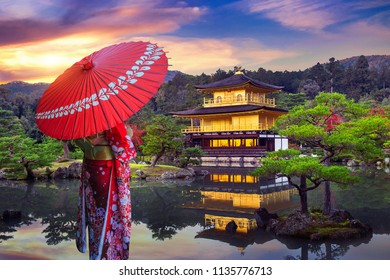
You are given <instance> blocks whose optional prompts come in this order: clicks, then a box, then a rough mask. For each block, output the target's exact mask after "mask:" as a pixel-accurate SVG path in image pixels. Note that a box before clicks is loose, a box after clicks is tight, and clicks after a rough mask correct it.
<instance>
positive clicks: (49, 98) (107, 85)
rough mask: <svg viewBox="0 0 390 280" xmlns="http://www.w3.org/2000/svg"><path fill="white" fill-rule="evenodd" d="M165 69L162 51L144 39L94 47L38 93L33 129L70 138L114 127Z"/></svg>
mask: <svg viewBox="0 0 390 280" xmlns="http://www.w3.org/2000/svg"><path fill="white" fill-rule="evenodd" d="M167 69H168V60H167V57H166V55H165V52H164V51H163V50H162V49H161V48H159V47H158V46H157V45H155V44H151V43H148V42H127V43H120V44H117V45H112V46H109V47H106V48H103V49H101V50H100V51H97V52H94V53H93V54H91V55H89V56H87V57H85V58H83V59H82V60H80V61H79V62H76V63H75V64H73V66H71V67H70V68H68V69H67V70H66V71H65V72H64V73H63V74H62V75H60V76H59V77H58V78H57V79H56V80H55V81H54V82H53V83H52V84H51V85H50V86H49V88H48V89H47V90H46V91H45V92H44V93H43V95H42V97H41V99H40V100H39V103H38V106H37V110H36V116H35V119H36V123H37V125H38V128H39V129H40V130H41V131H42V132H43V133H44V134H46V135H48V136H50V137H52V138H56V139H61V140H71V139H77V138H83V137H87V136H90V135H93V134H96V133H99V132H102V131H104V130H107V129H109V128H111V127H114V126H116V125H118V124H119V123H121V122H123V121H124V120H126V119H128V118H129V117H130V116H131V115H133V114H134V113H136V112H137V111H139V110H140V109H141V108H142V107H143V106H144V105H145V104H146V103H147V102H148V101H149V100H150V99H151V98H152V96H153V95H154V94H155V93H156V92H157V90H158V88H159V87H160V85H161V83H162V82H163V81H164V78H165V75H166V73H167Z"/></svg>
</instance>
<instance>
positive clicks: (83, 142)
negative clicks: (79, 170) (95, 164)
mask: <svg viewBox="0 0 390 280" xmlns="http://www.w3.org/2000/svg"><path fill="white" fill-rule="evenodd" d="M98 137H99V138H100V139H99V140H98V141H96V139H97V138H98ZM74 143H75V144H76V145H77V146H79V147H80V149H81V150H82V151H83V152H84V157H85V158H86V159H90V160H112V159H114V154H113V152H112V149H111V146H110V145H109V143H108V141H107V140H106V139H105V138H103V137H102V136H99V135H98V136H95V135H94V136H92V137H87V138H84V139H76V140H75V141H74ZM94 143H98V144H95V145H94Z"/></svg>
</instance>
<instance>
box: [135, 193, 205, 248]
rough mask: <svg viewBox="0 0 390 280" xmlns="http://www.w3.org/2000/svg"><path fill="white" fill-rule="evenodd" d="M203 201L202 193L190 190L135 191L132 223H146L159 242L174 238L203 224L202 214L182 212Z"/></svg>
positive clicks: (189, 211)
mask: <svg viewBox="0 0 390 280" xmlns="http://www.w3.org/2000/svg"><path fill="white" fill-rule="evenodd" d="M200 199H201V195H200V193H199V192H196V191H191V190H190V188H188V187H142V188H133V189H132V220H133V222H134V223H135V224H136V223H139V222H143V223H145V224H146V225H147V227H148V229H150V230H151V231H152V236H153V238H155V239H157V240H164V239H167V238H168V239H171V238H172V237H173V236H174V235H175V234H176V233H177V232H178V231H180V230H182V229H183V228H185V227H187V226H195V225H197V224H199V223H200V222H203V216H202V215H201V214H199V213H197V212H196V211H191V210H185V209H182V206H183V205H184V204H186V203H190V202H195V201H199V200H200Z"/></svg>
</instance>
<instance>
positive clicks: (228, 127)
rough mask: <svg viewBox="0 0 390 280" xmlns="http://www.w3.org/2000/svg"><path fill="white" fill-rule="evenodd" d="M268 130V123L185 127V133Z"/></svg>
mask: <svg viewBox="0 0 390 280" xmlns="http://www.w3.org/2000/svg"><path fill="white" fill-rule="evenodd" d="M252 130H268V125H267V124H263V123H258V124H251V125H210V126H188V127H187V128H185V129H183V130H182V132H183V133H203V132H234V131H252Z"/></svg>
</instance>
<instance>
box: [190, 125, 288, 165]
mask: <svg viewBox="0 0 390 280" xmlns="http://www.w3.org/2000/svg"><path fill="white" fill-rule="evenodd" d="M185 138H186V146H187V147H195V146H199V147H200V148H202V150H203V151H204V152H205V154H204V156H203V157H202V164H203V165H213V166H215V165H221V164H222V165H223V166H257V165H258V162H259V158H260V157H263V156H265V152H267V151H268V152H271V151H276V150H280V149H287V148H288V141H287V139H286V138H284V137H281V136H279V135H277V134H275V133H273V132H270V131H249V132H236V133H231V132H220V133H193V134H186V137H185Z"/></svg>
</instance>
